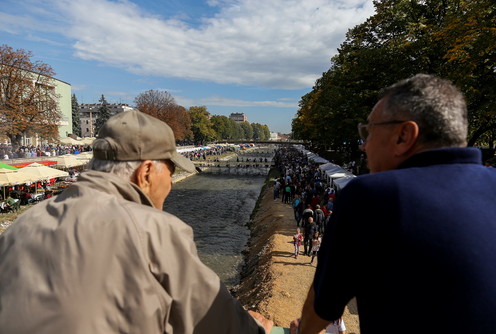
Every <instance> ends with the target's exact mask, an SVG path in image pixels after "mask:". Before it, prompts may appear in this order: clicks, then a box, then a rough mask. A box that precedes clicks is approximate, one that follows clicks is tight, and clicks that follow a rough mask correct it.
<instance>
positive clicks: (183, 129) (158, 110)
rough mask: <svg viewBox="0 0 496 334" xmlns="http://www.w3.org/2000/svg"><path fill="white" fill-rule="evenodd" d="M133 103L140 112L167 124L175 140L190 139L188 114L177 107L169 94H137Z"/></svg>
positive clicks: (149, 92) (155, 92) (156, 91)
mask: <svg viewBox="0 0 496 334" xmlns="http://www.w3.org/2000/svg"><path fill="white" fill-rule="evenodd" d="M134 102H135V104H136V108H137V109H138V110H140V111H141V112H144V113H146V114H149V115H151V116H154V117H156V118H158V119H160V120H162V121H164V122H165V123H167V124H168V125H169V126H170V127H171V128H172V131H173V132H174V136H175V138H176V140H179V141H182V140H185V139H190V138H191V137H192V135H193V133H192V131H191V118H190V113H189V112H188V111H187V110H186V109H185V108H184V107H181V106H179V105H177V104H176V101H175V99H174V97H173V96H172V95H171V94H169V92H167V91H158V90H148V91H146V92H144V93H141V94H139V95H138V96H137V97H136V98H135V99H134Z"/></svg>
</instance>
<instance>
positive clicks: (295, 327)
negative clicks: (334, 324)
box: [289, 318, 325, 334]
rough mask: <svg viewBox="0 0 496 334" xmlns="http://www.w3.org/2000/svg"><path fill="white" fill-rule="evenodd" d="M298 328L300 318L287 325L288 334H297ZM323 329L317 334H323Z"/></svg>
mask: <svg viewBox="0 0 496 334" xmlns="http://www.w3.org/2000/svg"><path fill="white" fill-rule="evenodd" d="M298 326H300V318H298V319H295V320H293V321H291V324H290V325H289V333H290V334H298ZM324 333H325V328H324V329H323V330H321V331H320V332H319V334H324Z"/></svg>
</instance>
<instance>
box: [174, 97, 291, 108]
mask: <svg viewBox="0 0 496 334" xmlns="http://www.w3.org/2000/svg"><path fill="white" fill-rule="evenodd" d="M175 99H176V102H177V103H178V104H179V105H182V106H185V107H187V108H188V107H191V106H205V105H208V106H212V107H271V108H292V109H295V108H296V107H297V105H298V102H297V101H294V100H293V101H292V102H291V101H282V99H280V100H276V101H270V100H268V101H248V100H238V99H231V98H227V97H224V96H210V97H206V98H201V99H189V98H186V97H184V96H176V97H175Z"/></svg>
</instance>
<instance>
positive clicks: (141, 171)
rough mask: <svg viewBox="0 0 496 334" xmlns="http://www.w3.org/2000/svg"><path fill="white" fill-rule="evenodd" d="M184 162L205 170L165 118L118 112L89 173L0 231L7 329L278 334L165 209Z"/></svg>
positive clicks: (2, 315)
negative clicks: (235, 293) (182, 148)
mask: <svg viewBox="0 0 496 334" xmlns="http://www.w3.org/2000/svg"><path fill="white" fill-rule="evenodd" d="M176 167H179V168H181V169H183V170H185V171H187V172H190V173H193V172H195V166H194V164H193V163H192V162H191V161H190V160H188V159H186V158H185V157H183V156H181V155H180V154H178V153H177V151H176V145H175V139H174V134H173V132H172V129H171V128H170V127H169V126H168V125H167V124H166V123H164V122H162V121H160V120H158V119H156V118H154V117H152V116H149V115H146V114H144V113H142V112H140V111H138V110H130V111H126V112H123V113H119V114H116V115H114V116H112V117H111V118H110V119H109V120H108V121H107V122H106V123H105V125H104V126H103V127H102V129H101V130H100V131H99V134H98V138H97V139H96V140H95V142H94V143H93V159H92V160H91V162H90V164H89V167H88V169H89V170H88V171H85V172H84V173H82V174H81V175H80V177H79V178H78V181H77V182H76V183H75V184H74V185H72V186H70V187H69V188H68V189H67V190H65V191H64V192H63V193H62V194H60V195H58V196H57V197H55V198H53V199H50V200H47V201H43V202H42V203H40V204H37V205H36V206H35V207H33V208H32V209H30V210H28V211H27V212H26V213H24V214H23V215H22V216H20V217H19V218H18V219H17V220H16V221H15V222H14V224H12V226H11V227H10V228H9V229H8V230H7V231H5V232H4V233H3V234H2V235H1V236H0V282H1V283H0V332H1V333H2V334H9V333H12V334H14V333H15V334H22V333H40V334H41V333H81V334H83V333H88V334H89V333H157V334H158V333H264V332H265V329H264V327H263V326H266V330H267V332H270V328H271V327H272V322H270V321H267V320H266V319H265V318H263V317H262V316H261V315H259V314H257V313H252V315H250V314H249V313H248V312H246V311H245V310H244V308H243V307H242V306H241V304H240V303H239V302H238V301H237V300H235V299H234V298H233V297H232V296H231V294H230V293H229V291H228V290H227V289H226V287H225V286H224V285H223V284H222V283H221V281H220V279H219V277H218V276H217V275H216V274H215V273H214V272H213V271H212V270H210V269H209V268H208V267H207V266H205V265H204V264H203V263H202V262H201V261H200V259H199V258H198V254H197V251H196V246H195V243H194V241H193V231H192V230H191V228H190V227H189V226H188V225H186V224H185V223H183V222H182V221H181V220H179V219H178V218H177V217H175V216H173V215H171V214H168V213H166V212H164V211H163V204H164V200H165V199H166V197H167V196H168V195H169V193H170V191H171V188H172V174H173V173H174V170H175V168H176ZM252 316H253V317H256V318H257V319H258V320H260V322H257V321H255V320H254V319H253V317H252ZM262 323H263V324H262Z"/></svg>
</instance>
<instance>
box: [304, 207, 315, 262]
mask: <svg viewBox="0 0 496 334" xmlns="http://www.w3.org/2000/svg"><path fill="white" fill-rule="evenodd" d="M317 231H318V227H317V224H315V222H314V221H313V218H312V217H309V218H308V224H307V225H306V226H305V236H304V238H303V250H304V254H305V255H307V256H310V255H311V254H310V253H311V250H312V237H313V235H314V234H315V232H317Z"/></svg>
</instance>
